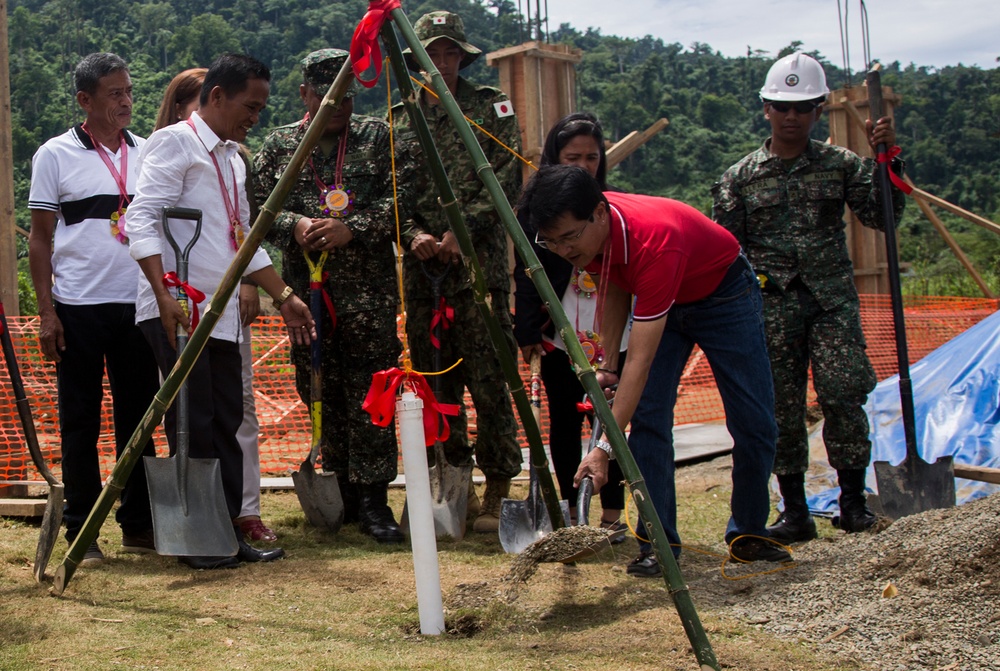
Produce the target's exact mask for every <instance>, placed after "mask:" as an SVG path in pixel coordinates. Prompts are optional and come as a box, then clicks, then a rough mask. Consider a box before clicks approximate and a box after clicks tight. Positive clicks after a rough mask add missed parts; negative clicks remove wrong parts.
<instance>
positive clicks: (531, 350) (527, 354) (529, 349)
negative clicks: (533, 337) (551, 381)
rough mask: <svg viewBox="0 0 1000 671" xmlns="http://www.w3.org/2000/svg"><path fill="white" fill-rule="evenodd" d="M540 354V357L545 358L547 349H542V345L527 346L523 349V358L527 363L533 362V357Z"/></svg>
mask: <svg viewBox="0 0 1000 671" xmlns="http://www.w3.org/2000/svg"><path fill="white" fill-rule="evenodd" d="M535 352H538V356H545V348H543V347H542V344H541V343H535V344H534V345H525V346H524V347H522V348H521V358H522V359H524V360H525V361H531V357H532V355H534V354H535Z"/></svg>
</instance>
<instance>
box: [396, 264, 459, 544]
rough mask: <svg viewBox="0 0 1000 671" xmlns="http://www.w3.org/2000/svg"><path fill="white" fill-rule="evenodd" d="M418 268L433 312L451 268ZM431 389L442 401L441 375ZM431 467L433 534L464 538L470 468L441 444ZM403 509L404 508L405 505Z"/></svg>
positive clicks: (437, 335) (437, 328) (437, 367)
mask: <svg viewBox="0 0 1000 671" xmlns="http://www.w3.org/2000/svg"><path fill="white" fill-rule="evenodd" d="M421 269H422V270H423V272H424V275H425V276H426V277H427V280H428V281H429V282H430V285H431V306H432V309H434V310H437V309H439V308H440V303H441V286H442V285H443V284H444V280H445V278H446V277H447V276H448V271H449V270H450V266H447V265H446V266H445V267H444V270H442V271H441V272H440V273H438V274H435V273H432V272H431V271H430V270H429V269H428V264H427V263H424V264H423V265H421ZM442 320H443V316H442V317H439V318H438V319H437V320H435V322H434V342H436V343H437V345H436V346H435V345H434V343H433V342H432V343H431V347H432V348H433V349H434V372H435V373H440V372H441V367H442V364H441V347H442V337H443V334H444V328H443V325H442ZM431 388H432V389H433V390H434V396H436V397H437V398H438V400H440V399H441V376H440V375H433V376H432V377H431ZM433 449H434V465H433V466H431V467H430V468H429V469H428V472H429V476H430V484H431V514H432V515H433V517H434V535H435V536H436V537H437V538H452V539H454V540H461V539H462V538H464V537H465V530H466V529H465V527H466V519H465V518H466V513H467V512H468V506H469V483H470V482H471V481H472V466H471V465H469V466H452V465H451V464H449V463H448V459H447V458H446V457H445V454H444V444H443V443H442V442H441V441H440V440H438V441H435V442H434V448H433ZM404 509H405V506H404ZM403 520H404V521H408V513H407V512H406V511H405V510H404V515H403Z"/></svg>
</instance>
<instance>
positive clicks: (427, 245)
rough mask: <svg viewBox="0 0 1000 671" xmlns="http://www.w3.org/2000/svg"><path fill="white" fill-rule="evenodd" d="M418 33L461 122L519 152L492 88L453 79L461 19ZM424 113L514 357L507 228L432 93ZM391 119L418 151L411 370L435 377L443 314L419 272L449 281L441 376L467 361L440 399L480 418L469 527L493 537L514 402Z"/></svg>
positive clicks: (510, 458)
mask: <svg viewBox="0 0 1000 671" xmlns="http://www.w3.org/2000/svg"><path fill="white" fill-rule="evenodd" d="M414 31H415V32H416V35H417V38H418V39H419V40H420V43H421V44H422V45H423V47H424V48H425V49H426V50H427V54H428V55H429V56H430V58H431V60H432V61H433V62H434V65H435V67H436V68H437V69H438V70H439V71H440V73H441V77H442V78H443V79H444V81H445V83H446V84H447V86H448V89H449V90H450V91H451V93H452V95H453V96H454V97H455V100H456V102H457V103H458V105H459V107H461V109H462V111H463V112H464V114H465V116H466V117H468V118H469V119H471V120H472V121H473V122H475V124H478V125H479V126H481V128H482V129H484V130H485V131H487V132H488V133H490V134H491V135H493V136H494V137H495V138H497V139H498V140H499V141H500V142H502V143H503V144H505V145H507V146H508V147H510V148H512V149H514V150H515V151H520V147H521V139H520V131H519V129H518V125H517V117H515V116H514V113H513V108H512V107H511V104H510V101H509V99H508V98H507V96H506V95H505V94H504V93H503V92H502V91H500V90H498V89H495V88H492V87H489V86H477V85H475V84H473V83H471V82H469V81H467V80H466V79H464V78H463V77H461V76H459V71H460V70H461V69H462V68H464V67H466V66H468V65H469V64H470V63H472V62H473V61H475V60H476V59H477V58H478V57H479V56H480V54H481V53H482V52H481V51H480V50H479V49H477V48H476V47H474V46H472V45H471V44H469V42H468V40H467V39H466V36H465V27H464V25H463V23H462V19H461V17H459V16H458V15H457V14H453V13H451V12H445V11H437V12H430V13H429V14H425V15H424V16H422V17H420V18H419V19H418V20H417V22H416V23H415V24H414ZM404 54H405V55H406V59H407V64H408V65H409V66H410V68H411V69H414V70H415V69H417V64H416V62H415V60H414V59H413V57H412V54H411V53H410V51H409V49H407V50H406V51H405V52H404ZM420 107H421V109H422V110H423V113H424V116H425V117H426V118H427V124H428V126H429V127H430V132H431V135H432V136H433V138H434V144H435V145H436V146H437V150H438V153H439V154H440V155H441V159H442V160H443V161H444V165H445V167H446V169H447V171H448V179H449V180H450V181H451V186H452V188H453V189H454V190H455V196H456V198H457V200H458V203H459V205H460V207H461V211H462V214H463V216H464V217H465V224H466V226H467V227H468V229H469V233H470V235H471V237H472V244H473V246H474V247H475V248H476V253H477V254H478V256H479V264H480V266H481V267H482V269H483V274H484V279H485V281H486V286H487V289H488V290H489V292H490V300H491V301H492V306H493V311H494V313H495V314H496V316H497V318H498V319H499V320H500V323H501V325H502V327H503V330H504V333H505V335H506V336H507V341H508V342H507V346H509V347H510V350H511V352H516V351H517V350H516V346H515V343H514V336H513V332H512V330H511V321H510V297H509V292H510V279H509V269H508V263H507V258H508V257H507V236H506V234H505V232H504V228H503V225H502V223H501V221H500V218H499V216H498V215H497V213H496V211H495V210H494V208H493V204H492V202H491V200H490V198H489V195H488V193H487V191H486V188H485V187H484V186H483V184H482V182H481V181H480V179H479V176H478V175H477V174H476V169H475V166H474V165H473V162H472V159H471V157H470V156H469V153H468V152H467V151H466V149H465V146H464V145H463V144H462V142H461V140H460V139H459V136H458V133H457V132H456V130H455V127H454V125H453V124H452V122H451V120H450V119H449V118H448V116H447V114H446V113H445V111H444V109H443V107H442V106H441V105H440V104H439V102H438V100H437V98H436V97H435V96H434V95H433V94H432V93H430V92H428V91H422V92H421V93H420ZM393 119H394V123H395V125H396V129H397V131H398V133H399V139H400V141H407V142H408V143H409V144H410V145H411V146H412V147H414V153H415V154H416V155H417V159H418V164H421V165H423V167H424V169H423V170H420V171H418V173H417V177H416V179H417V183H416V184H415V193H416V197H417V202H416V207H415V212H414V215H413V218H412V219H411V220H410V222H409V225H408V226H407V227H406V228H405V229H404V233H403V245H404V248H405V249H406V251H407V253H406V256H405V259H404V268H403V278H404V284H405V288H406V312H407V321H406V325H407V335H408V337H409V343H410V347H411V350H412V355H413V362H414V365H415V367H416V368H417V369H418V370H431V368H432V366H433V361H434V356H433V352H434V350H433V349H432V348H433V347H434V344H433V342H435V341H432V339H431V322H432V320H433V319H434V314H435V310H436V309H438V308H439V306H436V305H432V304H431V283H430V280H429V279H428V277H427V276H426V275H425V272H424V271H425V270H426V271H427V272H428V273H430V274H432V275H441V274H442V273H446V275H445V277H444V280H443V283H442V287H441V293H442V296H443V297H444V298H445V301H446V302H447V305H448V306H449V307H450V308H451V309H453V310H454V312H453V314H454V320H453V321H452V322H451V323H450V324H449V327H448V328H447V329H446V330H445V331H444V334H443V337H442V338H441V340H440V342H439V345H440V347H441V355H442V360H443V366H444V367H445V368H447V367H449V366H450V365H452V364H453V363H455V362H456V361H457V360H458V359H459V358H462V359H463V362H462V363H461V365H460V366H459V367H458V368H456V369H455V371H453V372H451V373H448V374H447V375H444V376H442V377H443V379H442V381H441V383H442V384H441V386H442V388H443V391H442V399H441V400H442V401H444V402H445V403H461V402H462V398H463V394H464V388H465V387H466V386H467V387H468V388H469V392H470V394H471V395H472V400H473V402H474V403H475V406H476V416H477V419H476V433H477V438H476V445H475V455H476V462H477V465H478V466H479V468H480V470H482V471H483V474H484V475H485V476H486V492H485V495H484V499H483V505H482V508H481V510H480V511H479V514H478V517H476V520H475V522H474V525H473V528H474V529H475V530H476V531H481V532H491V531H492V532H495V531H496V530H497V528H498V526H499V515H500V501H501V499H503V498H504V497H506V496H507V495H508V493H509V491H510V478H511V477H513V476H514V475H517V474H518V473H520V471H521V451H520V448H519V447H518V444H517V440H516V433H517V422H516V421H515V419H514V413H513V410H512V408H511V398H510V393H509V391H508V389H507V384H506V381H505V379H504V377H503V374H502V371H501V368H500V364H499V361H498V360H497V357H496V355H495V354H494V348H493V345H492V343H491V342H490V338H489V334H488V332H487V329H486V324H485V323H484V322H483V319H482V316H481V315H480V314H479V312H478V310H477V308H476V305H475V303H474V301H473V296H472V288H471V286H472V284H471V280H470V277H469V272H468V270H467V269H466V267H465V265H464V264H462V262H461V261H462V254H461V251H460V249H459V247H458V242H457V241H456V239H455V235H454V233H453V232H452V231H451V230H450V228H449V226H448V221H447V217H446V216H445V214H444V212H443V210H442V208H441V205H440V203H439V201H438V191H437V188H436V186H435V184H434V182H433V180H432V179H431V174H430V171H429V170H428V169H427V167H426V164H424V162H423V157H422V151H421V150H420V149H419V146H418V145H417V143H416V134H415V132H414V130H413V127H412V126H411V124H410V120H409V118H408V117H407V115H406V113H405V112H404V110H403V107H402V104H400V105H396V106H395V107H394V108H393ZM474 132H475V134H476V135H477V137H478V138H479V142H480V145H481V146H482V148H483V151H484V152H485V154H486V157H487V159H488V160H489V162H490V165H491V166H492V167H493V171H494V172H495V173H496V176H497V179H498V180H499V181H500V184H501V185H502V186H503V189H504V191H505V193H506V194H507V196H508V199H510V198H514V197H516V194H517V193H518V192H519V190H520V184H521V174H520V170H519V166H518V163H517V161H516V158H515V156H514V155H513V154H511V153H510V152H509V151H507V149H505V148H504V147H502V146H501V145H500V144H498V143H497V142H495V141H494V140H492V139H490V138H489V137H488V136H487V135H486V134H485V133H483V132H482V130H480V129H475V126H474ZM501 346H502V345H501ZM450 422H451V435H450V437H449V439H448V440H447V441H446V443H445V454H446V457H447V459H448V461H449V463H451V464H452V465H454V466H463V465H468V464H471V463H472V454H473V448H472V447H471V446H470V445H469V438H468V434H467V431H466V418H465V415H464V412H463V414H461V415H460V416H459V417H454V418H450ZM476 503H478V501H476V500H475V498H474V494H473V495H472V496H470V504H472V505H470V513H473V512H474V511H475V508H476V505H475V504H476Z"/></svg>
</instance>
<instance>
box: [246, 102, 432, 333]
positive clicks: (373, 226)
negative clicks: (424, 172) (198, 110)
mask: <svg viewBox="0 0 1000 671" xmlns="http://www.w3.org/2000/svg"><path fill="white" fill-rule="evenodd" d="M307 128H308V124H307V123H303V122H298V123H294V124H288V125H286V126H279V127H278V128H276V129H274V131H272V132H271V134H270V135H268V136H267V139H266V140H265V141H264V145H263V147H261V149H260V151H259V152H258V153H257V155H256V156H255V157H254V161H253V172H254V191H255V194H256V198H257V202H258V203H260V204H263V203H264V202H265V201H266V199H267V197H268V196H269V195H270V193H271V190H272V189H273V188H274V185H275V184H276V183H277V182H278V178H279V177H281V175H282V173H283V172H284V171H285V168H286V167H287V166H288V163H289V161H290V160H291V158H292V154H293V153H294V152H295V149H296V147H298V146H299V143H301V142H302V138H303V137H304V136H305V133H306V129H307ZM311 158H312V167H311V166H310V165H309V163H308V161H307V162H306V165H305V168H304V169H303V170H302V172H301V173H300V174H299V177H298V179H297V180H296V182H295V186H294V187H292V190H291V192H290V193H289V194H288V198H287V199H286V200H285V204H284V206H283V208H282V211H281V212H280V213H279V214H278V216H277V218H276V219H275V221H274V225H273V226H272V227H271V230H270V232H269V233H268V235H267V240H268V242H270V243H272V244H273V245H275V246H276V247H277V248H278V249H280V250H281V251H282V255H283V261H282V276H283V278H284V280H285V282H287V283H288V284H289V285H290V286H291V287H292V288H293V289H294V290H295V292H296V293H297V294H298V295H299V296H300V297H303V298H305V297H306V296H307V295H308V290H309V268H308V266H307V265H306V262H305V258H304V257H303V254H302V248H301V247H300V246H299V245H298V243H297V242H296V241H295V237H294V236H293V234H292V233H293V230H294V228H295V224H296V223H298V221H299V219H301V218H302V217H313V218H323V217H324V216H326V215H324V214H323V207H324V205H323V204H322V203H321V200H320V188H319V185H318V184H317V183H316V179H315V174H318V176H319V179H320V181H322V182H323V183H324V184H333V183H334V182H335V181H336V166H337V148H336V145H334V149H333V151H331V152H330V155H329V156H324V155H323V151H322V150H321V149H320V148H319V147H315V148H314V149H313V151H312V154H311ZM391 159H392V157H391V153H390V151H389V126H388V124H386V123H385V122H384V121H382V120H381V119H375V118H373V117H364V116H357V115H355V116H352V117H351V122H350V130H349V133H348V136H347V148H346V154H345V156H344V168H343V175H342V177H343V184H344V187H345V188H346V189H349V190H350V194H351V196H352V197H353V198H354V203H353V207H354V209H353V211H352V213H351V214H350V215H348V216H347V218H346V223H347V226H348V227H349V228H350V229H351V231H352V232H353V233H354V238H353V239H352V240H351V241H350V242H349V243H347V245H345V246H344V247H340V248H338V249H335V250H333V251H331V252H330V255H329V258H328V259H327V261H326V264H325V265H324V268H323V269H324V271H325V272H328V273H329V279H328V280H327V281H326V282H325V288H326V289H327V291H328V292H329V293H330V296H331V298H332V299H333V304H334V309H335V310H336V311H337V314H338V315H340V314H342V313H350V312H361V311H367V310H371V309H374V308H377V307H384V306H387V305H398V304H399V291H398V290H397V288H396V287H397V284H396V267H395V259H394V258H393V252H392V243H393V242H394V241H395V240H396V218H395V214H394V208H393V194H392V163H391ZM313 168H315V171H316V173H314V172H313ZM396 174H397V192H398V197H399V205H400V211H399V216H400V222H401V223H402V222H404V221H406V219H407V218H408V217H409V216H410V214H409V212H410V211H409V209H408V208H407V207H406V206H407V204H409V203H412V202H413V192H412V187H411V185H412V183H413V159H412V157H411V156H410V154H409V151H408V150H407V149H406V148H405V147H402V146H400V145H399V144H398V143H397V145H396Z"/></svg>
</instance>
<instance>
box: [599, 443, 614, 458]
mask: <svg viewBox="0 0 1000 671" xmlns="http://www.w3.org/2000/svg"><path fill="white" fill-rule="evenodd" d="M594 447H596V448H597V449H599V450H601V451H602V452H604V454H606V455H608V459H611V460H612V461H614V458H615V451H614V450H613V449H611V443H609V442H608V441H606V440H598V441H597V442H596V443H594Z"/></svg>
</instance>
